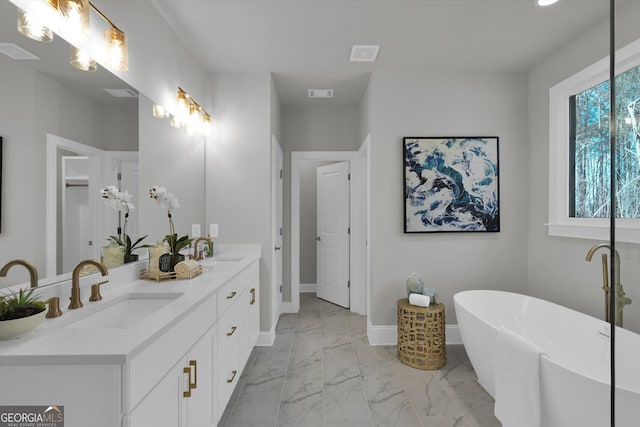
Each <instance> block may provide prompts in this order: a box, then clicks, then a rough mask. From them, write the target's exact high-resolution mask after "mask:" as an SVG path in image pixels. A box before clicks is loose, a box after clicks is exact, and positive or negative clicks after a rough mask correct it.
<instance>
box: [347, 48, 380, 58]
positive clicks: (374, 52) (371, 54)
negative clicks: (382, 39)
mask: <svg viewBox="0 0 640 427" xmlns="http://www.w3.org/2000/svg"><path fill="white" fill-rule="evenodd" d="M379 51H380V46H378V45H353V46H352V47H351V56H350V57H349V61H352V62H374V61H375V60H376V58H377V57H378V52H379Z"/></svg>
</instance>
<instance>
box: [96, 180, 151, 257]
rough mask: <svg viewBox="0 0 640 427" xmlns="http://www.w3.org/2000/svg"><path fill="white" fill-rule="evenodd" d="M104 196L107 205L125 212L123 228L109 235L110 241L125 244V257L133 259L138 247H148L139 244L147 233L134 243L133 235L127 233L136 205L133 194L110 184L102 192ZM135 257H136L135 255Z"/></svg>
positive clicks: (120, 244)
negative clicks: (131, 212) (115, 233)
mask: <svg viewBox="0 0 640 427" xmlns="http://www.w3.org/2000/svg"><path fill="white" fill-rule="evenodd" d="M100 193H101V194H102V198H103V199H104V202H105V204H106V205H107V206H109V207H110V208H112V209H115V210H117V211H120V212H124V222H123V224H122V229H120V227H118V235H117V236H109V241H111V242H112V243H115V244H116V245H119V246H124V255H125V258H129V259H131V258H132V257H133V255H134V254H133V251H134V250H136V249H141V248H146V247H148V245H140V246H138V245H139V244H140V243H141V242H142V241H143V240H144V239H146V237H147V235H145V236H143V237H140V238H139V239H138V240H136V241H135V242H134V243H132V242H131V237H129V235H128V234H127V221H128V220H129V212H130V211H132V210H134V209H135V208H136V207H135V206H134V205H133V203H131V199H133V196H132V195H131V194H130V193H129V192H128V191H120V190H118V187H116V186H115V185H108V186H106V187H105V188H103V189H102V191H101V192H100ZM133 258H135V257H133Z"/></svg>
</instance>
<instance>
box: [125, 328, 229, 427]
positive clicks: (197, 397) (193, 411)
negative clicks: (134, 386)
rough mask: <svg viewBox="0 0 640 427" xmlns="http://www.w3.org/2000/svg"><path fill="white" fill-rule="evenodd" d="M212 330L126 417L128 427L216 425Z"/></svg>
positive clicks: (195, 426)
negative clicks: (127, 417) (127, 418)
mask: <svg viewBox="0 0 640 427" xmlns="http://www.w3.org/2000/svg"><path fill="white" fill-rule="evenodd" d="M214 332H215V326H214V327H212V328H211V329H209V330H208V331H207V332H206V333H205V335H204V336H203V337H202V338H200V340H199V341H198V342H197V343H196V344H195V345H194V346H193V347H192V348H191V349H189V351H188V352H187V354H186V355H185V356H184V357H183V358H181V359H180V361H179V362H178V363H177V364H176V365H174V366H173V367H172V368H171V370H170V371H169V372H168V373H167V374H166V375H165V376H164V377H163V378H162V380H160V382H159V383H158V384H157V385H156V386H155V387H154V388H153V390H151V392H150V393H149V395H148V396H146V397H145V398H144V400H143V401H142V402H141V403H140V404H139V405H138V406H137V407H136V408H135V409H134V410H133V411H132V412H131V414H130V415H129V421H128V422H129V426H130V427H200V426H212V425H214V423H215V422H217V405H216V399H215V394H214V393H213V390H212V388H213V386H214V385H215V384H216V382H215V379H214V375H215V372H216V363H215V362H216V361H215V355H216V351H217V347H216V345H215V344H216V334H215V333H214Z"/></svg>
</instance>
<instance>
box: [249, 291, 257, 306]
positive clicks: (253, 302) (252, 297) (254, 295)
mask: <svg viewBox="0 0 640 427" xmlns="http://www.w3.org/2000/svg"><path fill="white" fill-rule="evenodd" d="M250 292H251V302H250V303H249V304H251V305H253V304H255V303H256V288H251V291H250Z"/></svg>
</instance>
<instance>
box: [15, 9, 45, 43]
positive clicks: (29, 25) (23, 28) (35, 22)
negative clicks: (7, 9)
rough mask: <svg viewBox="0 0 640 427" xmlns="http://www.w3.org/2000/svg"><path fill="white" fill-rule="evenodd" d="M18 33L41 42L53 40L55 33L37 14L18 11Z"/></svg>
mask: <svg viewBox="0 0 640 427" xmlns="http://www.w3.org/2000/svg"><path fill="white" fill-rule="evenodd" d="M18 31H19V32H20V33H21V34H23V35H25V36H27V37H29V38H30V39H33V40H37V41H39V42H50V41H51V40H53V31H51V29H50V28H48V27H47V26H45V25H44V22H43V21H42V19H41V18H40V17H39V16H38V15H36V14H29V13H27V12H25V11H24V10H21V9H19V10H18Z"/></svg>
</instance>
